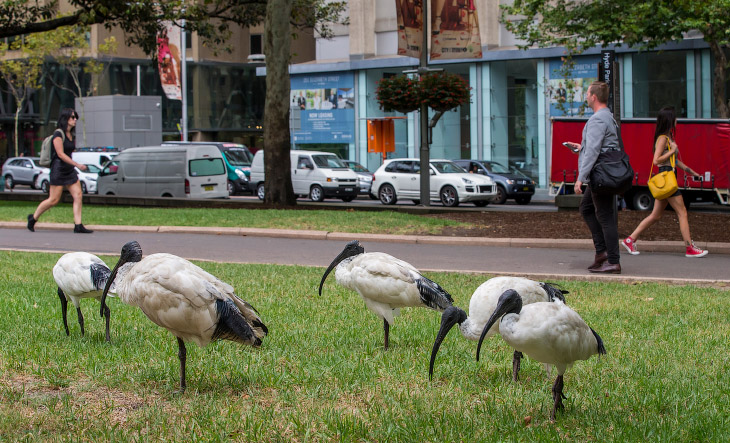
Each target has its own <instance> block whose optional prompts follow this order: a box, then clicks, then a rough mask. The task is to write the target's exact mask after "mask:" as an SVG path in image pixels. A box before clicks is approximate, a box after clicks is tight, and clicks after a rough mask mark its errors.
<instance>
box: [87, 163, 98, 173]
mask: <svg viewBox="0 0 730 443" xmlns="http://www.w3.org/2000/svg"><path fill="white" fill-rule="evenodd" d="M99 171H101V169H99V167H98V166H96V165H86V172H89V173H91V174H98V173H99Z"/></svg>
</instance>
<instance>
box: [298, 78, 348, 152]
mask: <svg viewBox="0 0 730 443" xmlns="http://www.w3.org/2000/svg"><path fill="white" fill-rule="evenodd" d="M290 106H291V108H292V111H299V115H300V120H301V123H300V125H301V128H300V129H292V131H291V136H292V142H293V143H294V144H299V143H353V141H354V130H355V77H354V74H352V73H349V72H343V73H337V74H322V75H307V76H292V77H291V93H290Z"/></svg>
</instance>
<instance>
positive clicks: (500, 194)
mask: <svg viewBox="0 0 730 443" xmlns="http://www.w3.org/2000/svg"><path fill="white" fill-rule="evenodd" d="M506 201H507V190H505V189H504V187H503V186H501V185H497V198H495V199H494V203H496V204H498V205H503V204H504V202H506Z"/></svg>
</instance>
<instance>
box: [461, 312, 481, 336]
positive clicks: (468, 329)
mask: <svg viewBox="0 0 730 443" xmlns="http://www.w3.org/2000/svg"><path fill="white" fill-rule="evenodd" d="M459 330H460V331H461V335H463V336H464V337H465V338H468V339H469V340H473V341H479V336H480V335H481V334H482V328H480V327H479V325H477V324H476V322H474V321H473V320H472V319H471V318H469V317H467V319H466V320H465V321H464V323H462V324H460V325H459Z"/></svg>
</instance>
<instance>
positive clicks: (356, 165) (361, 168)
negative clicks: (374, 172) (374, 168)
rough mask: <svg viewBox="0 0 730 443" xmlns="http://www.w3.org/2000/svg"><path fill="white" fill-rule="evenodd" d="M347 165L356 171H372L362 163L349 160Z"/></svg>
mask: <svg viewBox="0 0 730 443" xmlns="http://www.w3.org/2000/svg"><path fill="white" fill-rule="evenodd" d="M347 166H349V167H350V169H352V170H353V171H355V172H370V171H368V169H367V168H365V166H363V165H361V164H360V163H355V162H349V163H347Z"/></svg>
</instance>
